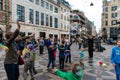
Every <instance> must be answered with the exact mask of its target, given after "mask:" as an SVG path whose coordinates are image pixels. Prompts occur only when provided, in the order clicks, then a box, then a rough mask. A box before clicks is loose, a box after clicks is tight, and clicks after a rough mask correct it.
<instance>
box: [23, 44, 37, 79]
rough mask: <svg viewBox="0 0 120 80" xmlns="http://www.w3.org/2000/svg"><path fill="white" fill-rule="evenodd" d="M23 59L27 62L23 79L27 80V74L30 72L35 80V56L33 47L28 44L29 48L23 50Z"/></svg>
mask: <svg viewBox="0 0 120 80" xmlns="http://www.w3.org/2000/svg"><path fill="white" fill-rule="evenodd" d="M23 58H24V60H25V64H24V72H23V77H24V80H27V72H28V70H29V72H30V75H31V80H34V73H33V63H34V58H35V56H34V54H33V45H32V44H28V45H27V47H26V48H25V49H24V50H23Z"/></svg>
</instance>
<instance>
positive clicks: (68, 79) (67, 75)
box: [56, 70, 83, 80]
mask: <svg viewBox="0 0 120 80" xmlns="http://www.w3.org/2000/svg"><path fill="white" fill-rule="evenodd" d="M82 73H83V72H82V70H81V72H80V75H81V76H80V77H79V76H77V75H75V74H74V73H73V72H62V71H60V70H57V71H56V74H57V75H58V76H60V77H62V78H63V79H64V80H82Z"/></svg>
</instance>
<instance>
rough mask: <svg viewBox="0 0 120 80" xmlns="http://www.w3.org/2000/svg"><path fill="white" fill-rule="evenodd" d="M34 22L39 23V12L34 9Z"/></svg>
mask: <svg viewBox="0 0 120 80" xmlns="http://www.w3.org/2000/svg"><path fill="white" fill-rule="evenodd" d="M35 21H36V24H38V25H39V12H38V11H36V20H35Z"/></svg>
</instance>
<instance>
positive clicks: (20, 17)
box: [17, 5, 25, 22]
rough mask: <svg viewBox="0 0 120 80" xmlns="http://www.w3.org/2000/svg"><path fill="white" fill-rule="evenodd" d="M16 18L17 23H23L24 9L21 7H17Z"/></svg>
mask: <svg viewBox="0 0 120 80" xmlns="http://www.w3.org/2000/svg"><path fill="white" fill-rule="evenodd" d="M17 16H18V21H22V22H24V21H25V7H24V6H21V5H17Z"/></svg>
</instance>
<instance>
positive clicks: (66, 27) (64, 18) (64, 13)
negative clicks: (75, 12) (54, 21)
mask: <svg viewBox="0 0 120 80" xmlns="http://www.w3.org/2000/svg"><path fill="white" fill-rule="evenodd" d="M70 11H71V7H70V4H69V3H68V2H67V1H65V0H60V38H64V37H67V38H70V15H69V13H70Z"/></svg>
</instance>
